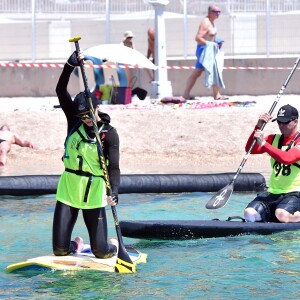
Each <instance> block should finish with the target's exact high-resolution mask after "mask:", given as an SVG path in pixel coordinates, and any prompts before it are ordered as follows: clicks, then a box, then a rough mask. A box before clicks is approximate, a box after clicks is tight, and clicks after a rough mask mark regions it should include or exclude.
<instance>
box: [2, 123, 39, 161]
mask: <svg viewBox="0 0 300 300" xmlns="http://www.w3.org/2000/svg"><path fill="white" fill-rule="evenodd" d="M12 144H16V145H19V146H21V147H28V148H32V149H38V147H37V146H36V145H34V144H32V143H31V142H30V141H28V140H25V139H23V138H21V137H20V135H19V134H17V133H15V132H12V131H10V127H9V126H8V125H6V124H4V125H2V126H1V127H0V167H3V166H5V164H6V162H7V154H8V152H9V151H10V150H11V145H12Z"/></svg>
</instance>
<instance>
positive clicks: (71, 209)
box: [53, 51, 120, 258]
mask: <svg viewBox="0 0 300 300" xmlns="http://www.w3.org/2000/svg"><path fill="white" fill-rule="evenodd" d="M83 58H84V56H83V54H82V52H79V53H77V51H75V52H74V53H73V54H72V55H71V56H70V57H69V59H68V61H67V63H66V64H65V66H64V68H63V71H62V74H61V76H60V78H59V81H58V83H57V87H56V93H57V96H58V99H59V103H60V106H61V108H62V110H63V112H64V113H65V115H66V118H67V122H68V132H67V138H66V141H65V153H64V156H63V158H62V159H63V163H64V166H65V170H64V172H63V173H62V175H61V177H60V180H59V182H58V187H57V193H56V199H57V202H56V207H55V212H54V219H53V252H54V254H55V255H57V256H64V255H68V254H71V253H75V252H81V250H82V249H83V248H84V243H83V240H82V238H81V237H77V238H75V240H74V241H71V235H72V231H73V228H74V225H75V223H76V220H77V217H78V213H79V210H82V214H83V219H84V222H85V225H86V227H87V229H88V233H89V238H90V244H91V251H92V252H93V254H94V255H95V256H96V257H97V258H109V257H112V256H113V255H114V254H116V252H117V245H118V242H117V240H111V243H110V244H109V243H108V242H107V221H106V213H105V206H106V205H107V202H108V203H109V204H110V205H111V206H114V205H116V204H117V203H118V188H119V185H120V168H119V136H118V133H117V131H116V130H115V128H113V127H112V126H111V125H110V124H109V123H110V117H109V115H107V114H105V113H101V112H100V110H99V104H100V102H99V101H98V100H97V99H96V97H93V95H91V100H92V105H93V110H91V107H90V104H91V103H90V102H88V101H89V99H88V98H87V97H86V94H85V93H83V92H81V93H79V94H78V95H76V97H75V99H74V101H72V98H71V96H70V94H69V92H68V90H67V85H68V83H69V79H70V76H71V74H72V72H73V71H74V68H75V67H76V66H79V65H80V61H81V60H82V59H83ZM92 112H94V115H95V120H96V122H97V128H98V129H99V135H98V137H99V136H100V139H101V144H102V146H103V152H104V156H105V160H106V163H107V172H108V175H109V178H110V184H111V189H112V196H106V184H105V177H104V176H105V174H104V172H105V170H103V168H101V167H100V165H101V164H100V157H99V153H98V151H99V149H98V148H97V142H96V134H95V132H94V128H96V127H94V126H93V120H92V117H91V113H92ZM98 146H99V144H98Z"/></svg>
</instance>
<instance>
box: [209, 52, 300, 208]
mask: <svg viewBox="0 0 300 300" xmlns="http://www.w3.org/2000/svg"><path fill="white" fill-rule="evenodd" d="M299 61H300V57H298V58H297V60H296V62H295V64H294V66H293V68H292V70H291V72H290V73H289V75H288V77H287V79H286V81H285V83H284V84H283V86H282V87H281V89H280V91H279V93H278V95H277V97H276V99H275V101H274V103H273V105H272V107H271V109H270V111H269V114H270V115H271V114H272V113H273V111H274V109H275V107H276V105H277V103H278V102H279V100H280V98H281V96H282V94H283V91H284V90H285V88H286V87H287V85H288V83H289V81H290V79H291V77H292V75H293V74H294V72H295V70H296V69H297V66H298V64H299ZM265 125H266V123H264V124H263V125H262V126H261V130H263V129H264V128H265ZM255 144H256V139H254V140H253V142H252V144H251V146H250V148H249V150H248V152H247V153H246V155H245V157H244V158H243V160H242V162H241V164H240V166H239V168H238V170H237V172H236V174H235V175H234V177H233V179H232V180H231V182H230V183H229V184H228V185H226V186H225V187H223V188H222V189H221V190H219V191H218V192H217V193H216V194H215V195H214V196H213V197H212V198H211V199H210V200H209V201H208V202H207V203H206V205H205V207H206V208H207V209H218V208H221V207H223V206H225V204H226V203H227V202H228V200H229V198H230V196H231V194H232V192H233V189H234V183H235V180H236V179H237V177H238V176H239V174H240V172H241V171H242V169H243V167H244V165H245V163H246V161H247V159H248V157H249V155H250V153H251V151H252V149H253V147H254V145H255Z"/></svg>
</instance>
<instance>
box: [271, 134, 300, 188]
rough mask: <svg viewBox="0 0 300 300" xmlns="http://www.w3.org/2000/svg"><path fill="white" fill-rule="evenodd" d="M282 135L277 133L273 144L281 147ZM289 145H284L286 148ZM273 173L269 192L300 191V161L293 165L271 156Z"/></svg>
mask: <svg viewBox="0 0 300 300" xmlns="http://www.w3.org/2000/svg"><path fill="white" fill-rule="evenodd" d="M280 137H281V135H280V134H276V135H275V137H274V140H273V142H272V145H273V146H274V147H276V148H279V139H280ZM287 147H288V146H282V150H286V149H287ZM270 162H271V167H272V174H271V177H270V184H269V185H270V186H269V188H268V192H270V193H272V194H286V193H291V192H296V191H300V168H299V167H300V166H298V163H299V162H298V163H296V164H291V165H284V164H281V163H279V162H277V161H275V159H273V158H272V157H271V159H270Z"/></svg>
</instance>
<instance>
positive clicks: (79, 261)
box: [6, 246, 147, 272]
mask: <svg viewBox="0 0 300 300" xmlns="http://www.w3.org/2000/svg"><path fill="white" fill-rule="evenodd" d="M126 250H127V253H128V254H129V257H130V258H131V260H132V262H133V264H134V265H136V264H138V263H146V260H147V254H145V253H141V252H139V251H138V250H135V249H134V248H132V247H130V246H126ZM116 261H117V255H115V256H113V257H111V258H108V259H100V258H96V257H95V256H94V255H93V254H92V253H91V252H90V249H86V250H85V251H84V252H82V253H76V254H73V255H68V256H54V255H47V256H39V257H35V258H30V259H28V260H26V261H23V262H19V263H16V264H12V265H9V266H8V267H7V268H6V271H7V272H17V271H27V270H40V271H43V270H62V271H79V270H87V269H89V270H97V271H105V272H114V271H115V266H116Z"/></svg>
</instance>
